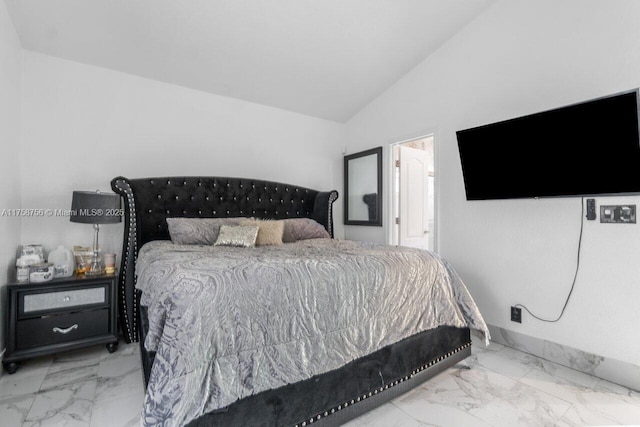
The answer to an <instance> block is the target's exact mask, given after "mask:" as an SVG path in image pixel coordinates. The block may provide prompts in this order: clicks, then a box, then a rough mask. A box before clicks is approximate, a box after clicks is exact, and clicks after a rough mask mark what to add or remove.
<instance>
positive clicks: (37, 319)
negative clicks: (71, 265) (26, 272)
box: [2, 274, 118, 374]
mask: <svg viewBox="0 0 640 427" xmlns="http://www.w3.org/2000/svg"><path fill="white" fill-rule="evenodd" d="M116 283H117V276H116V275H115V274H114V275H104V276H97V277H96V276H94V277H86V276H84V275H75V276H71V277H66V278H59V279H54V280H52V281H49V282H44V283H27V284H18V283H12V284H9V285H7V308H8V310H7V312H8V318H7V331H6V345H7V351H6V353H5V356H4V360H3V361H2V364H3V366H4V368H5V369H6V371H7V372H9V373H10V374H13V373H14V372H16V370H17V369H18V362H19V361H21V360H25V359H31V358H34V357H38V356H43V355H46V354H53V353H59V352H61V351H67V350H74V349H78V348H82V347H88V346H92V345H97V344H106V345H107V350H108V351H109V352H110V353H113V352H114V351H116V348H117V346H118V334H117V329H116V313H117V310H116Z"/></svg>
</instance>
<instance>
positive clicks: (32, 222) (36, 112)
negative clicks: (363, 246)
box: [22, 51, 344, 252]
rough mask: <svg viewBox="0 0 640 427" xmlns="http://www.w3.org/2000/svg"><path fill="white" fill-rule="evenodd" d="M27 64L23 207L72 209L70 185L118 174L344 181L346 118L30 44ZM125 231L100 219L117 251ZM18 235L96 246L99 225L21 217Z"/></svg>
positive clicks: (318, 185) (81, 186)
mask: <svg viewBox="0 0 640 427" xmlns="http://www.w3.org/2000/svg"><path fill="white" fill-rule="evenodd" d="M24 64H25V65H24V67H25V72H24V100H23V102H24V108H23V110H24V125H23V153H22V161H23V164H24V169H23V173H22V204H23V206H24V207H25V208H43V209H61V210H65V209H69V208H70V206H71V194H72V191H73V190H95V189H101V190H110V184H109V183H110V180H111V179H112V178H113V177H115V176H118V175H123V176H126V177H129V178H136V177H145V176H167V175H178V176H198V175H205V176H207V175H208V176H237V177H248V178H259V179H265V180H272V181H280V182H285V183H293V184H297V185H302V186H306V187H310V188H314V189H319V190H331V189H338V190H341V188H342V171H341V168H342V146H343V140H342V135H343V131H344V125H342V124H338V123H335V122H331V121H326V120H320V119H316V118H311V117H308V116H304V115H300V114H295V113H290V112H286V111H284V110H280V109H276V108H271V107H265V106H260V105H257V104H251V103H248V102H244V101H239V100H234V99H230V98H225V97H221V96H216V95H211V94H207V93H204V92H199V91H195V90H191V89H187V88H183V87H179V86H174V85H170V84H166V83H161V82H158V81H153V80H148V79H143V78H140V77H136V76H133V75H129V74H124V73H120V72H115V71H111V70H107V69H103V68H98V67H94V66H88V65H84V64H80V63H76V62H71V61H67V60H62V59H57V58H54V57H49V56H45V55H42V54H38V53H34V52H30V51H25V53H24ZM340 206H341V204H338V203H336V208H337V212H336V214H335V215H336V218H341V215H342V210H341V208H340ZM336 232H337V234H338V235H339V236H340V235H342V234H341V233H342V229H341V225H340V222H338V224H337V230H336ZM121 233H122V224H119V225H106V226H103V227H102V229H101V236H103V237H101V239H102V240H101V241H102V243H101V246H102V248H103V249H105V250H114V251H116V252H119V250H120V245H121ZM22 238H23V240H25V241H29V242H40V243H42V244H44V245H45V248H46V249H47V250H51V249H55V247H56V245H58V244H64V245H66V246H67V247H70V246H72V245H74V244H81V245H86V246H90V245H91V242H92V238H93V231H92V228H91V227H90V226H83V225H81V224H74V223H71V222H70V221H69V218H67V217H44V218H43V217H39V218H23V222H22Z"/></svg>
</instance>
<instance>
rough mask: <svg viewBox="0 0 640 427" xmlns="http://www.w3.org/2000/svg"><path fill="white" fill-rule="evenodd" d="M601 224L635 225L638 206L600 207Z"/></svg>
mask: <svg viewBox="0 0 640 427" xmlns="http://www.w3.org/2000/svg"><path fill="white" fill-rule="evenodd" d="M600 222H601V223H610V224H635V223H636V205H606V206H600Z"/></svg>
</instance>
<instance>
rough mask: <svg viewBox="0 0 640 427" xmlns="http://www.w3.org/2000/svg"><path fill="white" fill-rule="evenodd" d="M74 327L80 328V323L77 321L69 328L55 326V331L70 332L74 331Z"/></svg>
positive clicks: (60, 332)
mask: <svg viewBox="0 0 640 427" xmlns="http://www.w3.org/2000/svg"><path fill="white" fill-rule="evenodd" d="M74 329H78V324H77V323H76V324H75V325H71V326H69V327H68V328H58V327H57V326H56V327H55V328H53V333H54V334H55V333H56V332H57V333H59V334H68V333H69V332H71V331H73V330H74Z"/></svg>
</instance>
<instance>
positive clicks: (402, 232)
mask: <svg viewBox="0 0 640 427" xmlns="http://www.w3.org/2000/svg"><path fill="white" fill-rule="evenodd" d="M391 151H392V173H391V176H392V179H393V182H392V186H391V188H392V191H391V193H392V194H391V198H390V199H391V203H392V206H391V211H392V213H393V214H392V215H391V227H390V229H391V244H394V245H399V246H409V247H414V248H420V249H426V250H430V251H434V252H435V250H436V233H435V231H436V227H435V221H436V218H435V211H436V209H435V208H436V206H435V204H436V197H435V178H436V175H435V156H434V154H435V138H434V135H433V134H431V135H427V136H424V137H421V138H418V139H413V140H409V141H402V142H398V143H396V144H393V145H391Z"/></svg>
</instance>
